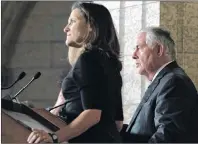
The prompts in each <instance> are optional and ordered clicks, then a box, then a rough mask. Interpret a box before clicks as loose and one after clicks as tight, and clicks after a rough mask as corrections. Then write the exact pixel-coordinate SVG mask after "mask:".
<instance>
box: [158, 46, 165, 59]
mask: <svg viewBox="0 0 198 144" xmlns="http://www.w3.org/2000/svg"><path fill="white" fill-rule="evenodd" d="M156 50H157V55H158V57H161V56H162V55H163V54H164V53H165V47H164V46H163V45H162V44H159V43H157V44H156Z"/></svg>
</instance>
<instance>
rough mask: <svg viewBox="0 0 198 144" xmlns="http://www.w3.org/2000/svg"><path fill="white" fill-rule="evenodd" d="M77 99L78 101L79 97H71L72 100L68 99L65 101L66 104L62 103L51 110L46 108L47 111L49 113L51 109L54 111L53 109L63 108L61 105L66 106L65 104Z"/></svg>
mask: <svg viewBox="0 0 198 144" xmlns="http://www.w3.org/2000/svg"><path fill="white" fill-rule="evenodd" d="M77 99H79V97H73V98H71V99H69V100H66V102H64V103H62V104H60V105H57V106H55V107H52V108H48V109H47V110H48V111H49V112H50V111H51V110H53V109H55V108H58V107H61V106H63V105H66V104H67V103H69V102H71V101H75V100H77Z"/></svg>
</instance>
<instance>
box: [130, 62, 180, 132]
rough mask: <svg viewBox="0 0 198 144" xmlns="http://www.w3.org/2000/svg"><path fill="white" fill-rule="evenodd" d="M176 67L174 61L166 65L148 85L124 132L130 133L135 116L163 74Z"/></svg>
mask: <svg viewBox="0 0 198 144" xmlns="http://www.w3.org/2000/svg"><path fill="white" fill-rule="evenodd" d="M176 67H178V65H177V63H176V62H175V61H174V62H172V63H170V64H168V65H167V66H166V67H165V68H164V69H162V71H161V72H160V73H159V74H158V75H157V77H156V78H155V80H154V81H153V82H152V83H151V84H150V85H149V87H148V88H147V90H146V92H145V94H144V96H143V98H142V100H141V102H140V104H139V105H138V107H137V109H136V111H135V113H134V115H133V117H132V119H131V121H130V123H129V126H128V127H127V129H126V132H130V130H131V128H132V126H133V123H134V122H135V119H136V117H137V115H138V114H139V112H140V110H141V109H142V106H143V105H144V104H145V103H146V102H147V100H148V99H149V97H150V96H151V94H152V93H153V91H154V90H155V88H156V87H157V85H158V84H159V82H160V79H161V78H162V77H163V76H164V75H165V73H167V72H168V71H169V69H172V68H176Z"/></svg>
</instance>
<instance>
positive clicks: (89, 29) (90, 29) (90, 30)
mask: <svg viewBox="0 0 198 144" xmlns="http://www.w3.org/2000/svg"><path fill="white" fill-rule="evenodd" d="M88 31H89V32H92V27H91V25H90V24H88Z"/></svg>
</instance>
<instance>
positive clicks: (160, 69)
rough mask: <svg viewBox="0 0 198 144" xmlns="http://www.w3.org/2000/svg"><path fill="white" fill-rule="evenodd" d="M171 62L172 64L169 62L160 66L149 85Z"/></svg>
mask: <svg viewBox="0 0 198 144" xmlns="http://www.w3.org/2000/svg"><path fill="white" fill-rule="evenodd" d="M172 62H173V61H170V62H167V63H165V64H164V65H162V66H161V67H160V68H159V69H158V70H157V72H156V73H155V75H154V77H153V79H152V81H151V83H152V82H153V81H154V80H155V78H156V77H157V75H158V74H159V72H160V71H162V69H163V68H164V67H165V66H167V65H168V64H170V63H172Z"/></svg>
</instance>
